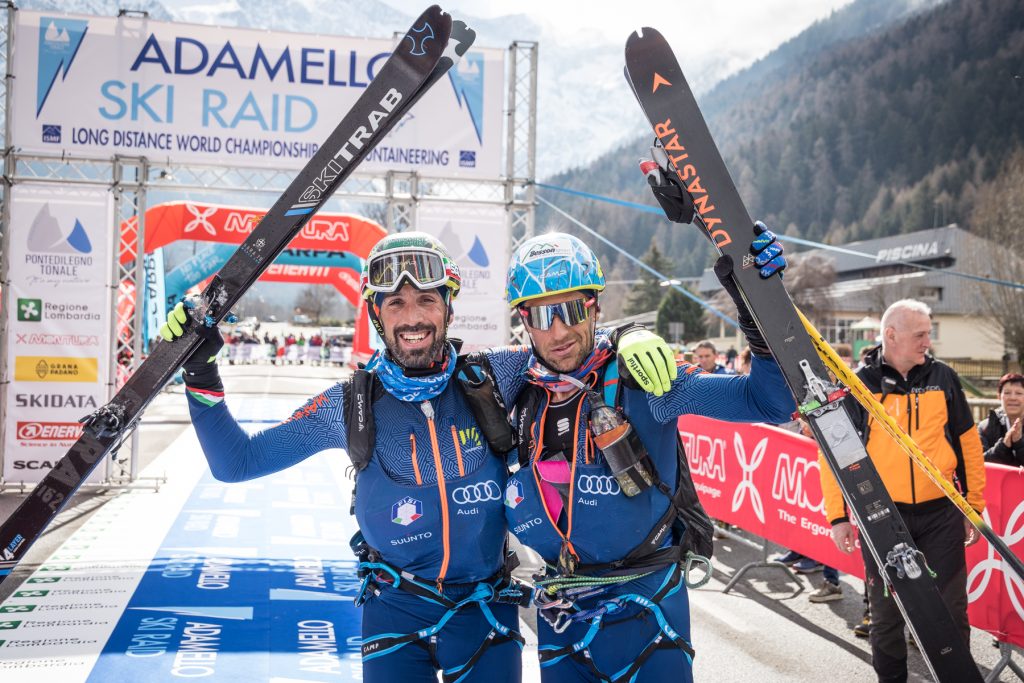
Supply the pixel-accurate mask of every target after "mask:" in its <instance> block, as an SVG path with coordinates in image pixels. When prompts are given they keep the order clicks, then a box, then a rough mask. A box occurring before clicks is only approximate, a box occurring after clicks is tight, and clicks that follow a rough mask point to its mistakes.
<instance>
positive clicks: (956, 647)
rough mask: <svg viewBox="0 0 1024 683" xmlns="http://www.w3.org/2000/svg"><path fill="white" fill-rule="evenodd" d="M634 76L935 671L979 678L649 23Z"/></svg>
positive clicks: (636, 42) (634, 51) (701, 218)
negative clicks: (763, 272) (754, 243)
mask: <svg viewBox="0 0 1024 683" xmlns="http://www.w3.org/2000/svg"><path fill="white" fill-rule="evenodd" d="M625 75H626V80H627V81H628V82H629V85H630V87H631V88H632V90H633V94H634V95H635V96H636V98H637V101H638V102H639V103H640V107H641V108H642V109H643V111H644V114H645V116H646V117H647V119H648V121H649V122H650V124H651V126H652V127H653V129H654V134H655V136H656V137H657V138H658V140H659V142H660V145H661V147H662V148H663V149H664V151H665V152H666V153H667V154H668V156H669V158H670V159H671V160H672V162H673V164H674V165H675V167H676V171H677V173H678V175H679V178H680V179H681V180H682V184H683V187H685V188H687V191H688V192H689V193H690V194H691V196H692V198H693V201H694V205H695V206H696V215H695V222H696V223H697V224H698V225H699V226H700V227H701V228H703V229H704V232H705V233H706V236H707V237H708V238H709V239H710V240H711V242H712V244H714V246H715V248H716V249H717V251H718V253H719V254H721V255H726V256H730V257H732V259H733V263H734V264H735V265H736V268H735V270H734V271H733V274H734V277H735V280H736V284H737V286H738V287H739V289H740V291H741V292H742V294H743V298H744V300H745V301H746V302H747V305H748V307H749V308H750V311H751V313H752V314H753V316H754V318H755V320H756V321H757V325H758V327H759V328H760V329H761V332H762V333H763V335H764V338H765V340H766V341H767V342H768V346H769V347H770V348H771V351H772V354H773V355H774V356H775V359H776V361H778V364H779V367H780V369H781V370H782V373H783V375H784V376H785V379H786V383H787V384H788V386H789V388H790V390H791V391H792V392H793V395H794V396H795V397H796V401H797V405H798V407H799V410H800V412H801V414H803V416H804V417H806V418H807V420H808V422H809V424H810V426H811V430H812V431H813V432H814V436H815V439H816V440H817V442H818V446H819V447H820V448H821V450H822V453H823V454H824V456H825V460H826V462H827V463H828V465H829V467H830V468H831V470H832V472H833V473H834V474H835V477H836V480H837V481H838V483H839V486H840V488H841V489H842V492H843V496H844V498H845V499H846V503H847V506H848V508H849V510H850V513H851V514H852V516H853V518H854V519H855V520H856V522H857V526H858V527H859V529H860V538H861V542H862V543H863V544H865V545H866V546H867V548H868V550H869V552H870V553H871V555H872V557H873V558H874V560H875V562H876V563H877V565H878V566H879V567H882V568H883V569H882V571H884V572H885V574H886V576H885V577H884V579H885V580H886V581H887V582H888V583H889V585H890V586H891V588H892V594H893V596H894V597H895V599H896V601H897V604H898V605H899V607H900V610H901V612H902V613H903V616H904V618H905V620H906V622H907V625H908V626H909V627H910V630H911V632H912V633H913V635H914V638H915V639H916V640H917V642H918V643H919V644H920V646H921V651H922V653H923V654H924V656H925V661H926V662H927V663H928V667H929V669H930V670H931V673H932V676H933V677H934V678H935V679H936V680H939V681H957V682H961V681H981V680H982V679H981V675H980V674H979V672H978V669H977V667H976V666H975V664H974V661H973V660H972V658H971V653H970V647H969V644H968V643H965V642H964V641H963V638H962V637H961V635H960V632H959V630H958V629H957V627H956V624H955V622H954V621H953V618H952V617H951V616H950V613H949V610H948V609H947V608H946V606H945V604H944V603H943V601H942V598H941V595H940V593H939V590H938V588H937V587H936V585H935V581H934V580H933V579H932V577H931V575H930V574H929V573H928V572H927V571H926V567H924V566H923V564H924V563H923V561H922V559H921V553H920V552H919V551H918V550H917V548H916V547H915V546H914V543H913V540H912V539H911V536H910V533H909V532H908V531H907V528H906V526H905V524H904V523H903V519H902V518H901V517H900V514H899V512H898V511H897V509H896V506H895V504H894V503H893V501H892V498H891V497H890V496H889V493H888V491H886V489H885V486H884V485H883V483H882V479H881V477H880V476H879V474H878V471H877V470H876V469H875V466H874V464H873V463H872V462H871V459H870V458H869V457H868V453H867V451H866V450H865V448H864V445H863V444H862V443H861V440H860V437H859V435H858V434H857V431H856V429H855V427H854V424H853V421H852V420H851V418H850V415H849V413H848V412H847V409H846V407H845V405H844V404H845V401H844V400H843V399H844V397H845V394H846V392H845V391H844V390H843V389H841V388H840V387H839V386H837V385H835V384H833V383H832V381H831V379H830V377H829V375H828V371H827V370H826V368H825V365H824V363H823V362H822V360H821V359H820V358H819V356H818V353H817V351H816V349H815V346H814V344H813V343H812V341H811V338H810V336H809V335H808V334H807V332H806V331H805V330H804V326H803V324H802V322H801V320H800V318H799V316H798V314H797V311H796V308H795V306H794V305H793V302H792V299H790V297H789V294H788V292H786V289H785V287H784V286H783V284H782V280H781V279H779V278H770V279H769V280H761V278H760V275H759V274H758V272H757V268H756V267H755V266H754V264H753V263H752V258H751V256H750V253H749V251H748V248H747V247H748V245H749V243H750V239H751V236H752V233H751V226H752V225H753V221H752V220H751V218H750V214H749V213H748V212H747V209H746V206H745V205H744V204H743V200H742V199H741V198H740V196H739V193H738V192H737V190H736V186H735V184H734V183H733V181H732V177H731V176H730V175H729V171H728V169H727V168H726V166H725V162H724V161H723V160H722V157H721V154H720V153H719V151H718V147H717V146H716V145H715V142H714V140H713V139H712V137H711V133H710V132H709V130H708V127H707V124H706V123H705V121H704V117H703V115H702V114H701V111H700V108H699V107H698V106H697V101H696V99H695V98H694V96H693V92H692V91H691V90H690V87H689V85H688V84H687V82H686V79H685V78H684V77H683V72H682V69H681V68H680V66H679V63H678V61H677V60H676V58H675V55H674V54H673V52H672V48H671V47H670V46H669V45H668V43H667V42H666V41H665V39H664V38H663V37H662V35H661V34H660V33H658V32H657V31H656V30H654V29H651V28H644V29H643V30H642V33H633V34H632V35H631V36H630V37H629V39H628V40H627V42H626V67H625Z"/></svg>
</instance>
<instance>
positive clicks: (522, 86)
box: [0, 2, 537, 484]
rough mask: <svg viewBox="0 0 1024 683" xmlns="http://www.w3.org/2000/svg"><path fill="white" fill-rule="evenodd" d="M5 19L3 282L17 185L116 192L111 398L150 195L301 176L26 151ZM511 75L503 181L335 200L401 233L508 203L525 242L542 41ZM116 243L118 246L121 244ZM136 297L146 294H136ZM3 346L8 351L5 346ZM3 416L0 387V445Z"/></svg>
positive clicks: (402, 179)
mask: <svg viewBox="0 0 1024 683" xmlns="http://www.w3.org/2000/svg"><path fill="white" fill-rule="evenodd" d="M6 9H7V22H6V24H5V25H4V26H3V27H2V28H0V31H2V34H0V45H2V46H3V49H2V50H0V58H3V59H4V65H3V66H4V69H5V73H6V74H7V80H6V86H7V87H5V88H4V89H3V90H2V92H0V110H2V115H3V116H4V123H5V126H4V132H5V146H4V184H3V197H2V200H0V201H2V206H0V209H2V215H0V231H2V235H3V238H4V241H3V243H2V246H0V282H3V283H4V284H6V283H7V272H6V268H7V253H8V248H7V239H8V232H9V230H8V226H9V224H10V207H9V201H8V196H9V191H10V187H11V185H13V184H15V183H33V182H50V183H52V182H59V183H62V184H66V185H69V186H70V185H79V186H82V185H92V186H101V187H108V188H110V190H111V192H112V193H113V194H114V206H115V218H114V225H112V226H111V230H112V231H114V233H115V234H118V231H121V230H123V231H124V232H123V236H122V240H121V241H122V242H123V245H122V246H121V247H120V248H117V247H115V249H116V250H117V251H116V252H115V258H114V267H113V269H112V273H111V282H110V289H111V310H113V311H114V312H115V314H114V316H113V318H114V320H112V321H111V326H112V335H111V338H112V339H113V340H114V341H113V343H112V348H111V349H110V351H111V359H112V363H111V375H110V377H109V378H108V381H109V385H110V393H111V395H112V393H113V392H114V391H116V389H117V388H119V387H120V386H121V385H122V384H123V383H124V381H125V380H126V379H127V377H128V376H130V374H131V372H132V371H133V369H134V367H135V366H136V364H137V363H138V362H139V359H140V358H142V356H143V349H142V335H141V334H137V333H136V332H137V331H139V330H141V329H142V324H143V307H142V306H134V307H133V308H134V311H133V314H132V315H131V319H130V320H118V319H117V318H118V316H119V315H120V314H119V313H117V311H118V305H117V302H118V299H119V297H122V296H124V295H125V294H128V293H129V292H134V291H137V290H136V288H137V285H139V283H144V263H143V259H142V258H139V254H141V253H144V252H145V244H144V235H145V225H144V224H145V214H146V209H147V208H148V204H147V196H149V195H152V194H154V193H159V195H160V196H161V197H163V196H172V197H173V196H175V195H178V196H191V195H193V194H197V193H200V194H201V193H211V194H217V195H220V196H224V195H231V194H235V193H255V194H257V195H259V196H261V198H263V201H265V202H269V201H272V199H271V198H276V197H277V196H278V195H280V194H281V193H282V192H283V191H284V190H285V188H286V187H287V186H288V184H289V183H290V182H291V181H292V180H293V178H294V176H295V171H292V170H279V169H273V168H264V167H260V168H247V167H241V168H240V167H231V166H224V165H214V164H176V163H170V161H166V162H164V161H161V160H160V159H156V158H146V157H124V156H117V157H113V158H108V159H95V158H86V157H80V156H69V155H62V156H41V155H28V154H21V153H19V152H18V151H17V149H16V148H15V147H14V146H13V145H11V134H10V130H11V129H10V126H11V121H10V117H8V116H7V110H8V106H7V105H8V99H9V96H8V94H9V92H10V87H11V79H12V76H11V75H10V73H8V71H9V69H8V68H7V65H8V63H9V60H10V57H11V54H12V50H11V45H10V43H11V42H12V41H11V40H10V37H11V36H12V35H13V24H14V13H15V10H14V5H13V3H11V2H8V3H7V5H6ZM508 49H509V52H508V59H507V64H506V67H507V78H508V84H509V90H508V99H507V102H506V107H507V108H506V126H507V129H506V145H505V158H506V167H505V169H506V171H505V177H503V178H496V179H493V180H477V179H466V178H449V177H433V176H427V175H423V174H420V173H417V172H386V173H376V174H372V173H369V174H368V173H359V174H354V175H353V176H352V177H350V178H349V179H348V180H346V182H345V184H344V185H343V186H342V187H341V188H340V189H339V191H338V192H336V193H335V194H334V196H333V198H332V200H331V201H349V202H358V203H362V204H364V205H365V204H370V205H373V204H376V205H380V206H381V207H382V212H381V215H383V216H384V222H385V224H386V227H387V228H388V229H389V230H392V231H397V230H405V229H409V228H411V227H413V226H415V225H416V211H417V206H418V204H419V202H420V201H421V200H430V201H431V202H438V201H440V202H458V203H478V204H485V205H491V206H494V205H499V206H504V207H505V209H506V212H507V218H508V227H509V239H510V240H511V241H512V245H514V244H515V243H516V242H517V240H521V239H522V236H523V235H524V234H525V235H529V234H532V232H533V216H534V207H535V200H534V190H533V180H534V169H535V167H536V124H537V113H536V101H537V96H536V94H537V43H535V42H515V43H513V44H512V45H510V46H509V48H508ZM115 242H116V240H115ZM121 248H127V249H129V250H130V252H131V253H130V255H131V258H129V259H128V260H127V261H126V262H124V263H123V264H122V263H121V262H120V259H119V258H118V254H119V252H120V249H121ZM8 289H9V288H8V287H4V291H3V297H4V299H5V300H4V301H3V311H4V315H3V316H0V341H2V342H4V344H6V342H7V341H8V336H9V334H8V332H9V329H8V321H7V319H6V315H7V311H10V310H11V309H10V306H9V302H8V301H6V299H7V295H8V291H7V290H8ZM136 300H141V297H138V296H136ZM4 348H6V346H4ZM0 378H2V382H3V383H6V382H8V381H9V377H8V370H7V367H6V353H2V354H0ZM6 415H7V406H6V392H5V391H0V443H3V438H4V434H3V431H4V428H5V422H6ZM136 446H137V435H136V436H133V438H132V449H131V451H132V457H131V459H130V463H128V469H127V470H124V469H123V468H122V469H121V470H118V471H115V469H117V468H114V469H111V467H110V466H108V469H107V481H106V483H107V484H110V483H121V482H125V481H133V480H134V479H135V478H136V469H135V468H136V465H135V463H136V458H135V453H136V452H137V447H136Z"/></svg>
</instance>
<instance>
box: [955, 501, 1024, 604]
mask: <svg viewBox="0 0 1024 683" xmlns="http://www.w3.org/2000/svg"><path fill="white" fill-rule="evenodd" d="M982 517H984V519H985V523H986V524H988V525H989V527H990V528H991V526H992V520H991V519H990V518H989V515H988V511H987V510H986V511H985V512H983V513H982ZM1019 522H1024V502H1021V503H1020V504H1018V505H1017V507H1016V508H1015V509H1014V511H1013V512H1012V513H1011V514H1010V516H1009V518H1008V520H1007V523H1006V529H1005V530H1004V532H1005V533H1004V534H1000V537H1001V538H1002V539H1003V542H1004V543H1006V546H1007V547H1008V548H1012V547H1013V546H1015V545H1017V544H1018V543H1020V542H1021V541H1024V524H1018V523H1019ZM1014 525H1017V526H1016V527H1014ZM1017 552H1018V553H1019V552H1020V551H1019V550H1018V551H1017ZM997 571H999V572H1002V573H1003V584H1004V585H1005V588H1006V594H1007V596H1008V597H1009V602H1010V603H1011V604H1012V605H1013V609H1014V610H1015V611H1016V612H1017V617H1018V618H1019V619H1021V620H1024V580H1022V579H1021V578H1020V577H1019V576H1017V575H1016V574H1015V573H1014V572H1013V571H1008V570H1007V565H1006V562H1005V561H1003V560H1002V559H1000V558H999V557H997V556H996V552H995V550H994V549H993V548H992V546H991V545H989V546H988V555H987V557H986V558H985V559H984V560H982V561H981V562H979V563H978V564H976V565H974V567H973V568H972V569H971V573H970V574H968V575H967V601H968V602H974V601H975V600H977V599H978V598H980V597H981V596H982V595H984V594H985V591H986V590H987V589H988V585H989V582H990V581H991V580H992V575H993V574H994V573H995V572H997ZM972 586H973V588H972Z"/></svg>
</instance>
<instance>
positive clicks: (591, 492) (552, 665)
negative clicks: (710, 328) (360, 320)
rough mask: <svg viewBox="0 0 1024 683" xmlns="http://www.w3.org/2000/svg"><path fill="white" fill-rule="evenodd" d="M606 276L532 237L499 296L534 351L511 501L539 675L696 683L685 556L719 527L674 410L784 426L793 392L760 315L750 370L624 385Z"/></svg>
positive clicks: (554, 240) (557, 237)
mask: <svg viewBox="0 0 1024 683" xmlns="http://www.w3.org/2000/svg"><path fill="white" fill-rule="evenodd" d="M777 247H778V245H776V249H777ZM719 270H720V269H716V272H717V271H719ZM726 278H727V279H729V280H731V278H729V277H728V275H726ZM730 284H731V282H730ZM604 287H605V281H604V275H603V273H602V272H601V266H600V264H599V263H598V260H597V257H596V256H595V255H594V253H593V251H591V250H590V248H589V247H587V246H586V245H585V244H583V243H582V242H581V241H580V240H578V239H576V238H575V237H572V236H570V235H566V234H558V233H555V234H548V235H541V236H539V237H534V238H532V239H528V240H526V241H525V242H524V243H523V244H521V245H520V246H519V248H518V249H517V250H516V252H515V254H514V255H513V257H512V262H511V264H510V266H509V270H508V281H507V295H508V303H509V305H510V306H511V307H512V309H513V310H514V311H517V312H518V313H519V315H520V316H521V318H522V320H523V323H524V324H525V326H526V330H527V332H528V333H529V335H530V339H531V341H532V343H533V353H532V356H531V358H530V362H529V366H528V368H527V372H526V379H527V382H529V386H528V387H526V388H525V389H524V390H523V391H522V392H520V395H519V398H518V400H517V402H516V419H517V429H518V433H519V450H518V453H517V455H518V463H517V464H518V470H515V471H513V473H512V474H511V475H510V476H509V483H508V487H507V490H506V495H505V505H506V508H505V512H506V516H507V518H508V525H509V528H510V529H511V530H512V532H513V534H515V536H516V537H517V538H518V539H519V540H520V541H521V542H522V543H523V544H525V545H527V546H529V547H531V548H533V549H534V550H535V551H537V552H538V553H539V554H540V555H541V557H543V558H544V561H545V563H546V569H545V570H544V571H543V572H542V573H541V574H539V575H538V576H537V577H535V579H536V589H535V591H534V602H535V604H536V605H537V607H538V609H539V613H540V616H541V617H543V618H542V619H538V621H537V623H538V638H539V644H540V660H541V667H542V669H541V672H542V678H543V680H544V681H545V683H549V682H550V683H553V682H555V681H557V682H559V683H563V682H565V681H581V682H582V681H595V682H596V681H612V682H617V681H630V682H632V681H668V680H672V681H680V682H682V681H689V680H691V679H692V670H691V665H692V657H693V654H694V652H693V649H692V647H691V645H690V625H689V605H688V601H687V594H686V589H685V585H684V579H685V575H684V574H685V573H684V572H683V571H682V566H683V565H684V564H687V563H688V562H689V561H690V560H692V559H693V558H694V556H696V555H710V552H711V533H712V529H711V527H710V523H709V520H708V519H707V516H706V515H705V514H704V513H703V510H702V509H701V508H700V503H699V501H698V500H697V497H696V492H695V490H694V489H693V484H692V481H691V480H690V478H689V473H688V471H687V466H686V457H685V454H683V453H682V445H681V442H680V440H679V434H678V430H677V427H676V422H677V418H678V416H679V415H682V414H688V413H689V414H699V415H705V416H708V417H712V418H718V419H723V420H732V421H736V422H756V421H764V422H775V423H777V422H784V421H786V420H788V419H789V415H790V414H791V413H792V411H793V410H794V409H795V404H794V402H793V400H792V397H791V395H790V393H789V390H788V389H787V388H786V385H785V383H784V380H783V378H782V374H781V372H780V371H779V368H778V366H777V365H776V364H775V361H774V360H773V359H772V358H771V356H770V354H769V353H768V351H767V346H766V345H765V343H764V340H763V339H760V338H759V336H760V335H759V333H758V332H757V328H756V327H753V328H752V329H744V331H745V332H746V333H747V337H748V341H749V342H750V344H751V347H752V349H754V353H755V356H754V359H753V367H752V370H751V373H750V375H749V376H725V375H711V374H706V373H703V372H701V371H700V368H699V367H697V366H691V365H688V364H682V365H681V366H680V370H681V372H679V373H678V376H677V377H676V378H675V379H674V380H673V381H672V382H671V384H670V385H669V386H668V387H667V391H665V392H664V393H663V394H661V395H657V396H655V395H652V394H648V393H644V392H642V391H639V390H637V389H636V388H634V387H635V385H632V383H630V382H627V381H621V382H620V381H618V379H619V378H618V377H617V375H616V373H615V369H616V367H617V364H616V363H615V362H614V357H613V354H612V351H611V348H612V343H613V340H612V339H610V338H609V337H608V336H606V335H605V333H604V332H603V331H601V330H600V329H599V328H598V326H597V325H598V316H599V313H600V305H599V296H600V293H601V291H602V290H604ZM730 289H731V291H732V292H734V293H735V291H736V290H735V288H734V287H732V288H730ZM734 298H736V299H737V305H738V306H742V305H743V304H742V299H741V298H739V297H738V294H736V295H735V297H734ZM745 310H746V309H745V306H744V307H743V308H742V309H741V318H742V312H743V311H745ZM622 379H623V380H626V379H627V378H626V377H623V378H622ZM513 467H514V466H513Z"/></svg>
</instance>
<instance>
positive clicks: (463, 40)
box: [451, 19, 476, 57]
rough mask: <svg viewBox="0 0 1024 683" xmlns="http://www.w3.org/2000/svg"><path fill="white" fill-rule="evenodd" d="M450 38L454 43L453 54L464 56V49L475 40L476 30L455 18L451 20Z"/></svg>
mask: <svg viewBox="0 0 1024 683" xmlns="http://www.w3.org/2000/svg"><path fill="white" fill-rule="evenodd" d="M451 40H452V42H453V43H454V45H455V54H456V55H458V56H459V57H464V56H465V54H466V51H467V50H468V49H469V48H470V47H471V46H472V45H473V43H474V42H475V41H476V31H474V30H473V29H471V28H470V27H469V25H468V24H467V23H466V22H464V21H462V20H460V19H455V20H454V21H453V22H452V37H451Z"/></svg>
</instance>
